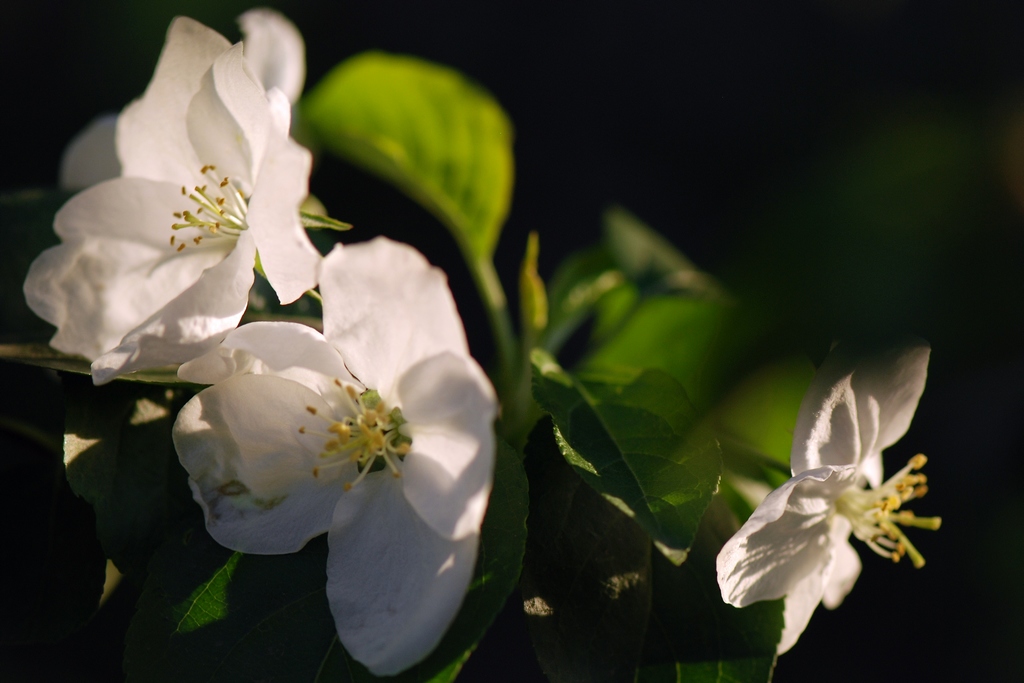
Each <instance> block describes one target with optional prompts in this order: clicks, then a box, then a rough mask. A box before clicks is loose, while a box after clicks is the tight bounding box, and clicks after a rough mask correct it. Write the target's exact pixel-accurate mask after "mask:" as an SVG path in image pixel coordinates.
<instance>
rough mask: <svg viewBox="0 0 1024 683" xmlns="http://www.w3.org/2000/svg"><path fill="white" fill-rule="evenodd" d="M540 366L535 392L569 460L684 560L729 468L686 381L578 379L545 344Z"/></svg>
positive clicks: (635, 376)
mask: <svg viewBox="0 0 1024 683" xmlns="http://www.w3.org/2000/svg"><path fill="white" fill-rule="evenodd" d="M533 370H534V372H533V378H534V385H533V386H534V388H533V393H534V398H535V399H536V400H537V403H538V404H540V407H541V408H542V409H543V410H545V411H547V412H548V413H550V414H551V417H552V420H553V421H554V424H555V437H556V438H557V439H558V445H559V448H560V449H561V451H562V455H563V456H564V457H565V459H566V461H568V463H569V464H570V465H572V466H573V468H575V469H576V471H577V472H578V473H579V474H580V476H581V477H582V478H583V480H584V481H585V482H587V483H588V484H590V486H592V487H593V488H594V489H595V490H597V491H598V492H599V493H601V494H602V495H603V496H604V497H605V498H607V499H608V500H609V501H611V502H612V503H613V504H614V505H615V506H616V507H618V508H619V509H621V510H622V511H623V512H625V513H626V514H628V515H630V516H631V517H634V518H635V519H636V521H637V522H638V523H639V524H640V526H641V527H643V529H644V530H645V531H646V532H647V533H648V534H650V536H651V538H652V539H653V540H654V542H655V544H656V545H657V546H658V548H659V550H661V551H662V552H663V553H665V554H666V556H667V557H669V558H670V559H672V560H673V561H674V562H677V563H678V562H682V561H683V560H684V559H685V557H686V550H687V548H689V547H690V544H691V543H692V542H693V538H694V535H695V534H696V532H697V525H698V523H699V522H700V518H701V515H702V514H703V513H704V510H705V508H707V506H708V503H709V502H710V501H711V495H712V493H714V491H715V489H717V488H718V480H719V475H720V473H721V468H722V462H721V457H720V455H719V450H718V445H717V443H716V442H715V440H714V439H713V438H712V437H711V436H710V435H708V434H706V433H704V432H703V431H702V430H696V429H694V427H695V424H696V413H695V411H694V409H693V406H692V405H691V404H690V402H689V399H687V397H686V392H685V391H684V390H683V388H682V387H681V386H680V385H679V383H678V382H676V381H675V380H673V379H672V378H671V377H670V376H669V375H667V374H665V373H663V372H659V371H657V370H642V371H641V370H630V371H623V372H620V373H619V374H607V375H604V376H597V375H589V376H581V377H580V378H576V377H573V376H570V375H569V374H568V373H566V372H565V371H564V370H563V369H562V368H561V367H560V366H559V365H558V364H557V363H556V362H555V360H554V359H553V358H552V357H551V356H549V355H548V354H546V353H545V352H543V351H540V350H535V351H534V353H533Z"/></svg>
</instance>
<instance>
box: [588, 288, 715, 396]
mask: <svg viewBox="0 0 1024 683" xmlns="http://www.w3.org/2000/svg"><path fill="white" fill-rule="evenodd" d="M728 311H729V309H728V308H727V307H725V306H723V305H722V304H721V303H718V302H715V301H709V300H698V299H687V298H681V297H675V296H655V297H652V298H650V299H647V300H645V301H643V302H642V303H640V305H639V307H638V308H637V309H636V310H635V312H634V313H633V314H632V315H630V316H629V317H628V318H627V319H626V320H625V322H624V323H622V325H621V327H620V328H619V329H618V331H617V332H615V333H614V334H613V335H611V336H610V337H609V338H608V339H607V340H606V341H604V342H603V344H602V345H601V346H600V347H598V348H597V349H596V350H595V351H594V352H593V353H591V354H590V356H589V357H587V358H586V359H585V360H584V361H583V363H582V368H583V369H584V370H586V371H596V372H604V371H607V370H614V369H615V368H619V367H627V368H657V369H659V370H664V371H665V372H667V373H668V374H670V375H672V377H674V378H675V379H676V381H678V382H679V383H680V384H682V385H683V387H684V388H685V389H686V393H687V394H688V395H689V396H690V398H691V400H693V401H694V402H695V403H696V404H697V405H704V403H705V402H706V401H707V400H708V396H709V395H712V394H713V393H714V386H713V384H714V381H715V380H717V377H716V376H715V372H714V371H715V367H714V366H713V364H712V359H713V357H714V354H715V353H716V352H718V351H719V350H720V349H719V347H720V345H721V341H722V340H721V339H720V335H721V333H722V330H723V327H724V326H725V323H726V320H727V315H728Z"/></svg>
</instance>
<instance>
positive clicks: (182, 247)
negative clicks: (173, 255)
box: [178, 243, 185, 251]
mask: <svg viewBox="0 0 1024 683" xmlns="http://www.w3.org/2000/svg"><path fill="white" fill-rule="evenodd" d="M184 248H185V244H184V243H182V244H179V245H178V251H181V250H182V249H184Z"/></svg>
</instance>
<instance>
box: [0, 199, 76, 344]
mask: <svg viewBox="0 0 1024 683" xmlns="http://www.w3.org/2000/svg"><path fill="white" fill-rule="evenodd" d="M70 197H71V193H70V192H63V191H58V190H41V189H36V190H22V191H20V192H13V193H9V194H0V231H3V236H4V267H3V268H0V292H4V293H5V295H4V296H3V297H0V335H4V336H5V337H7V338H10V336H11V335H12V334H16V335H17V336H18V337H19V338H21V339H24V338H25V337H26V336H30V337H37V338H39V339H45V338H48V337H49V336H50V335H52V334H53V331H54V328H53V326H52V325H50V324H49V323H48V322H46V321H45V320H42V319H41V318H39V317H38V316H36V314H35V313H33V312H32V309H30V308H29V307H28V304H27V303H25V297H24V295H22V293H21V292H22V286H23V285H24V284H25V276H26V275H28V268H29V266H30V265H31V264H32V261H34V260H35V258H36V257H37V256H39V254H41V253H42V252H43V250H44V249H46V248H48V247H52V246H54V245H56V244H58V243H59V242H60V240H59V239H58V237H57V235H56V234H55V233H54V232H53V217H54V215H55V214H56V213H57V210H58V209H60V207H61V206H63V205H64V202H66V201H67V200H68V199H69V198H70Z"/></svg>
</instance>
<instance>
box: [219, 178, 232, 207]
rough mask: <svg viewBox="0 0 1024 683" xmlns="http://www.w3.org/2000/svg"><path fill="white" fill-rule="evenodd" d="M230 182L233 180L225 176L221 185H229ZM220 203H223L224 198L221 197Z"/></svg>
mask: <svg viewBox="0 0 1024 683" xmlns="http://www.w3.org/2000/svg"><path fill="white" fill-rule="evenodd" d="M229 182H231V181H230V180H228V179H227V178H225V179H224V180H222V181H220V186H221V187H227V186H228V183H229ZM220 203H221V204H223V203H224V199H223V198H221V200H220Z"/></svg>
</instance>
